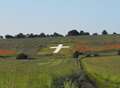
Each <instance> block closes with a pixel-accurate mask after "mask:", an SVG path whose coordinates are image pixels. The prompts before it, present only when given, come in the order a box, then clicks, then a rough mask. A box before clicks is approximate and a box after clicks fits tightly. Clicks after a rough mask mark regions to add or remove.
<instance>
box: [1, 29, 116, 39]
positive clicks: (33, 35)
mask: <svg viewBox="0 0 120 88" xmlns="http://www.w3.org/2000/svg"><path fill="white" fill-rule="evenodd" d="M101 34H102V35H108V32H107V31H106V30H103V31H102V33H101ZM113 34H117V33H115V32H114V33H113ZM83 35H94V36H97V35H99V34H98V33H93V34H90V33H89V32H85V31H83V30H81V31H80V32H79V31H77V30H70V31H68V33H67V35H65V36H64V35H62V34H60V33H57V32H55V33H53V34H45V33H40V34H34V33H30V34H23V33H18V34H16V35H10V34H7V35H5V39H13V38H16V39H19V38H45V37H66V36H83ZM0 38H1V39H3V38H4V36H0Z"/></svg>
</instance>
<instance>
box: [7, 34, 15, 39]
mask: <svg viewBox="0 0 120 88" xmlns="http://www.w3.org/2000/svg"><path fill="white" fill-rule="evenodd" d="M5 38H6V39H11V38H14V36H12V35H5Z"/></svg>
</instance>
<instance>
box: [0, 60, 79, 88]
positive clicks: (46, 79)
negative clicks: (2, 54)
mask: <svg viewBox="0 0 120 88" xmlns="http://www.w3.org/2000/svg"><path fill="white" fill-rule="evenodd" d="M78 69H79V68H78V67H77V65H75V63H74V61H73V59H59V58H57V59H52V58H49V59H47V58H46V59H42V60H35V61H15V60H12V61H11V60H7V61H6V60H1V61H0V88H54V81H55V80H59V79H60V78H61V77H66V76H70V75H72V74H74V73H76V72H77V71H79V70H78ZM58 86H59V85H58Z"/></svg>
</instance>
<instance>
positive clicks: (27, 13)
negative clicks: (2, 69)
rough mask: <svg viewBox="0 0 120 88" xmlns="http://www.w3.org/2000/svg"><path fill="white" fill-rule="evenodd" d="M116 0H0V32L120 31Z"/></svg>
mask: <svg viewBox="0 0 120 88" xmlns="http://www.w3.org/2000/svg"><path fill="white" fill-rule="evenodd" d="M119 4H120V0H0V34H2V35H4V34H17V33H19V32H22V33H38V34H39V33H41V32H45V33H53V32H58V33H62V34H66V33H67V32H68V31H69V30H72V29H77V30H78V31H79V30H84V31H88V32H91V33H94V32H98V33H100V32H101V31H102V30H104V29H105V30H107V31H108V32H110V33H112V32H117V33H120V30H119V29H120V5H119Z"/></svg>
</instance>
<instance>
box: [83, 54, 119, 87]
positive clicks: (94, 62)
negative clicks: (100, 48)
mask: <svg viewBox="0 0 120 88" xmlns="http://www.w3.org/2000/svg"><path fill="white" fill-rule="evenodd" d="M82 62H83V64H84V68H85V71H86V72H87V73H88V75H89V76H90V77H92V78H94V79H95V80H96V81H97V83H98V85H99V87H100V88H119V87H120V56H109V57H97V58H96V57H93V58H86V59H84V60H83V61H82Z"/></svg>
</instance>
